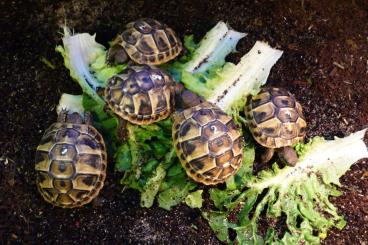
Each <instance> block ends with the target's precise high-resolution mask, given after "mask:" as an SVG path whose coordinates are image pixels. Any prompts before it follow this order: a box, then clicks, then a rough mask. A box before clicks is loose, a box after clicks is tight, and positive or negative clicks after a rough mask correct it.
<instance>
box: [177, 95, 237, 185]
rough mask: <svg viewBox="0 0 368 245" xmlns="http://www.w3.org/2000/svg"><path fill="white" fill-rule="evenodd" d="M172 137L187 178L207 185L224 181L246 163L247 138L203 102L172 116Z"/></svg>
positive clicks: (221, 112)
mask: <svg viewBox="0 0 368 245" xmlns="http://www.w3.org/2000/svg"><path fill="white" fill-rule="evenodd" d="M173 119H174V124H173V130H172V137H173V140H174V146H175V150H176V153H177V155H178V157H179V159H180V162H181V164H182V166H183V168H184V169H185V170H186V172H187V175H188V176H189V177H191V178H192V179H193V180H195V181H197V182H200V183H203V184H205V185H215V184H218V183H222V182H224V181H225V180H226V179H227V178H229V177H230V176H232V175H234V174H235V173H236V171H237V170H238V169H239V168H240V166H241V164H242V161H243V144H244V139H243V137H242V136H241V135H240V133H239V130H238V129H237V127H236V125H235V123H234V121H233V120H232V118H231V117H229V116H228V115H226V113H225V112H223V111H222V110H221V109H219V108H218V107H217V106H215V105H213V104H211V103H209V102H203V103H201V104H199V105H197V106H194V107H192V108H189V109H186V110H184V111H182V112H177V113H175V114H174V115H173Z"/></svg>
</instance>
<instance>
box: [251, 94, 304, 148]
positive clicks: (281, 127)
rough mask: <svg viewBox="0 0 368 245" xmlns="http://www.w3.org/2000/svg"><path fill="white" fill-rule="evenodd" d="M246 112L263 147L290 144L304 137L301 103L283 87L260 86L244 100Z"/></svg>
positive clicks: (253, 132)
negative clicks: (249, 97) (253, 94)
mask: <svg viewBox="0 0 368 245" xmlns="http://www.w3.org/2000/svg"><path fill="white" fill-rule="evenodd" d="M245 112H246V115H247V120H248V124H249V129H250V131H251V133H252V135H253V137H254V138H255V139H256V140H257V142H258V143H259V144H261V145H262V146H264V147H267V148H281V147H285V146H292V145H294V144H296V143H298V142H299V141H302V140H303V139H304V137H305V134H306V126H307V123H306V121H305V118H304V116H303V112H302V107H301V105H300V104H299V103H298V102H297V101H296V100H295V98H294V96H293V95H292V94H290V93H289V92H288V91H286V90H285V89H281V88H264V89H262V90H261V92H260V93H258V94H257V95H255V96H253V97H252V98H251V99H250V100H248V101H247V104H246V107H245Z"/></svg>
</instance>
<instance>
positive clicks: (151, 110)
mask: <svg viewBox="0 0 368 245" xmlns="http://www.w3.org/2000/svg"><path fill="white" fill-rule="evenodd" d="M173 85H174V81H173V80H172V78H171V77H170V76H169V75H168V74H167V73H166V72H164V71H163V70H161V69H159V68H156V67H154V66H148V65H141V66H129V67H128V68H127V69H125V70H124V71H123V72H121V73H119V74H117V75H115V76H113V77H111V78H110V79H109V80H108V81H107V86H106V88H105V100H106V102H107V104H108V106H109V107H110V108H111V110H112V111H113V112H114V113H116V114H117V115H118V116H120V117H121V118H123V119H125V120H127V121H129V122H131V123H134V124H139V125H147V124H151V123H154V122H157V121H160V120H163V119H165V118H167V117H168V116H169V115H170V114H171V112H172V111H173V108H174V94H173V93H174V90H173Z"/></svg>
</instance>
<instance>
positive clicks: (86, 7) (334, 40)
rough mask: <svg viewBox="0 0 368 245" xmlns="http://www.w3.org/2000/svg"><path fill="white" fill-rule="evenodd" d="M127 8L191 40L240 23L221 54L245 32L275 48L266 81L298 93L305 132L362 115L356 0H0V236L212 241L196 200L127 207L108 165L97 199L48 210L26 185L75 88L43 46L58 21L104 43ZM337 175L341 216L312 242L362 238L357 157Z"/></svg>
mask: <svg viewBox="0 0 368 245" xmlns="http://www.w3.org/2000/svg"><path fill="white" fill-rule="evenodd" d="M138 17H153V18H157V19H159V20H162V21H164V22H165V23H167V24H168V25H170V26H172V27H173V28H174V29H175V30H176V31H177V33H178V34H179V35H180V36H183V35H185V34H190V33H194V34H195V36H196V37H197V38H200V37H201V36H202V35H203V34H204V33H205V32H206V31H207V30H209V29H210V28H211V27H212V26H213V25H215V24H216V22H217V21H219V20H224V21H227V22H228V23H229V24H230V25H231V26H232V27H233V28H234V29H236V30H239V31H243V32H248V33H249V35H248V36H247V37H246V38H244V40H242V41H241V42H240V44H239V46H238V50H239V53H237V54H234V55H232V56H231V58H230V59H231V60H233V61H238V60H239V58H240V57H241V55H242V54H244V53H246V52H247V50H249V49H250V48H251V46H252V45H253V44H254V42H255V41H256V40H264V41H268V42H269V43H270V44H271V45H272V46H274V47H278V48H281V49H283V50H284V51H285V52H284V55H283V57H282V59H281V60H280V61H279V62H278V63H277V64H276V66H275V68H274V69H273V70H272V72H271V76H270V79H269V81H270V82H269V84H270V85H274V86H282V87H286V88H288V89H290V90H291V91H292V92H293V93H294V94H295V96H296V98H297V99H298V100H299V101H300V102H301V104H302V105H303V107H304V110H305V117H306V119H307V121H308V123H309V127H308V138H310V137H312V136H315V135H323V136H326V137H328V138H331V137H332V136H334V135H338V136H343V135H346V134H349V133H351V132H353V131H356V130H359V129H362V128H363V127H364V126H367V125H368V98H367V97H368V92H367V85H366V83H367V81H368V48H367V47H368V28H367V20H368V2H367V1H366V0H364V1H359V0H355V1H354V0H352V1H339V0H334V1H332V0H330V1H328V0H324V1H319V0H311V1H281V0H280V1H240V0H238V1H224V0H213V1H199V0H189V1H169V0H167V1H153V0H151V1H141V0H136V1H124V0H112V1H96V0H95V1H87V0H78V1H45V0H40V1H30V2H27V1H1V2H0V30H1V33H2V34H1V36H2V38H1V39H2V40H1V42H0V54H1V58H2V59H1V62H0V80H1V82H0V100H1V103H0V116H1V120H0V129H1V130H0V157H1V159H0V243H5V244H7V243H37V244H42V243H51V242H56V243H66V244H73V243H81V242H86V241H89V242H90V243H108V242H114V241H115V242H117V241H120V242H122V243H133V244H143V243H151V244H152V243H156V244H157V243H161V244H162V243H164V244H218V243H219V242H218V240H217V239H216V238H215V236H214V234H213V233H212V231H211V229H210V228H209V227H208V225H207V223H206V221H205V220H204V219H203V218H201V216H200V213H199V211H197V210H192V209H189V208H188V207H186V206H178V207H176V208H175V209H174V210H173V211H172V212H166V211H164V210H162V209H159V208H158V207H157V206H155V207H153V208H151V209H142V208H139V197H138V194H137V193H135V192H134V191H127V190H125V191H124V192H123V191H122V187H121V186H119V179H120V177H121V176H120V174H117V173H114V172H113V166H112V163H110V168H109V172H108V178H107V182H106V184H105V187H104V188H103V191H102V193H101V195H100V198H98V199H97V201H95V202H94V203H93V204H91V205H87V206H86V207H84V208H81V209H74V210H63V209H59V208H53V207H51V206H50V205H48V204H46V203H45V202H44V201H43V200H42V198H41V197H40V195H39V194H38V193H37V190H36V187H35V174H34V170H33V169H34V162H33V158H34V152H35V148H36V146H37V144H38V142H39V140H40V138H41V136H42V132H43V130H44V129H45V128H46V127H47V126H48V125H49V124H51V123H52V122H54V121H55V119H56V113H55V106H56V105H57V102H58V100H59V96H60V95H61V94H62V93H63V92H68V93H80V88H79V87H78V85H77V84H76V83H75V82H73V81H72V79H71V78H70V76H69V75H68V71H67V70H66V69H65V68H64V66H63V61H62V58H61V56H60V55H59V54H57V53H56V52H55V51H54V47H55V46H56V45H57V44H60V38H61V35H60V34H59V33H60V32H61V28H60V26H61V25H62V24H63V23H64V22H65V21H66V23H67V24H68V25H69V26H70V27H73V28H74V29H75V30H76V31H78V32H90V33H94V32H97V33H98V34H97V40H98V41H99V42H102V43H104V44H106V43H107V41H108V40H111V39H112V38H113V37H114V35H115V34H116V33H117V32H118V31H121V30H122V28H123V26H124V24H125V23H127V22H128V21H131V20H134V19H136V18H138ZM42 57H44V58H46V59H48V60H49V61H50V62H51V63H52V64H53V65H54V66H55V69H51V68H49V67H48V66H46V65H45V64H44V63H42V62H41V58H42ZM341 182H342V184H343V185H342V187H341V188H340V189H341V190H342V191H343V195H342V196H341V197H338V198H333V202H334V203H335V204H336V206H337V207H338V209H339V212H340V213H341V214H342V215H344V216H345V218H346V220H347V226H346V227H345V228H344V229H343V230H342V231H338V230H333V231H332V232H330V233H329V236H328V238H327V239H326V240H325V241H324V243H325V244H367V243H368V160H367V159H365V160H361V161H359V162H358V163H357V164H355V165H354V166H353V167H352V169H351V170H350V171H349V172H348V173H347V174H346V175H345V176H344V177H343V178H342V181H341Z"/></svg>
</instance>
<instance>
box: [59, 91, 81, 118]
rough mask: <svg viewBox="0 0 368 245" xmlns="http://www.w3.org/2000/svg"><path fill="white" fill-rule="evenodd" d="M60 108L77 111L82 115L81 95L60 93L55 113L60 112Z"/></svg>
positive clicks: (70, 111)
mask: <svg viewBox="0 0 368 245" xmlns="http://www.w3.org/2000/svg"><path fill="white" fill-rule="evenodd" d="M62 110H66V111H68V112H69V113H73V112H77V113H79V114H80V115H82V116H83V115H84V112H85V110H84V107H83V95H72V94H66V93H64V94H62V95H61V97H60V100H59V104H58V105H57V107H56V112H57V114H60V112H61V111H62Z"/></svg>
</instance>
